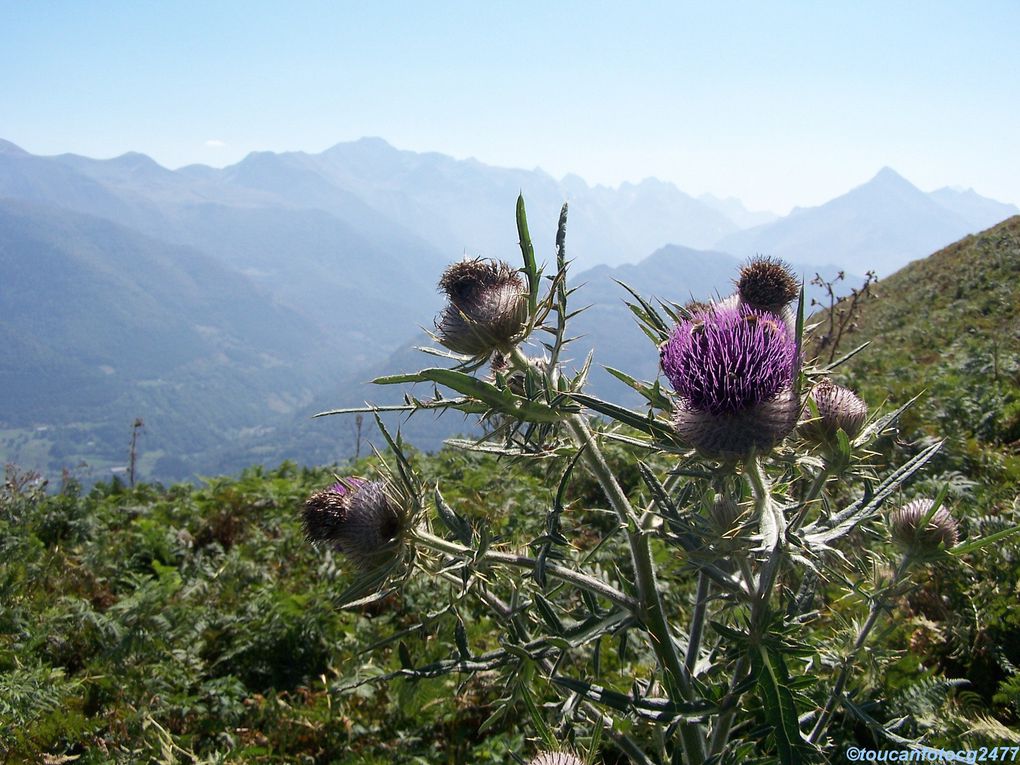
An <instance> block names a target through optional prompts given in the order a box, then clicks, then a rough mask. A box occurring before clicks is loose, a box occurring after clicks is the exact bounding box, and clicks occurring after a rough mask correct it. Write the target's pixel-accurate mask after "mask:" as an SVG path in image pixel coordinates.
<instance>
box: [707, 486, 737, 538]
mask: <svg viewBox="0 0 1020 765" xmlns="http://www.w3.org/2000/svg"><path fill="white" fill-rule="evenodd" d="M708 513H709V515H710V516H711V518H712V523H714V524H715V528H716V530H717V531H718V532H719V533H721V534H725V533H726V532H728V531H731V530H732V529H733V527H734V526H735V525H736V523H737V519H738V518H740V505H738V504H737V503H736V502H734V501H733V500H732V499H730V498H729V497H726V496H723V495H722V494H716V495H715V499H714V500H712V506H711V507H710V508H709V510H708Z"/></svg>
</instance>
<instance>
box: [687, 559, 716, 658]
mask: <svg viewBox="0 0 1020 765" xmlns="http://www.w3.org/2000/svg"><path fill="white" fill-rule="evenodd" d="M711 587H712V583H711V582H710V581H709V579H708V575H707V574H705V572H704V571H700V572H698V590H697V592H696V593H695V596H694V614H693V615H692V616H691V629H690V633H689V636H688V639H687V656H686V657H685V658H684V665H685V666H686V667H687V672H688V673H690V674H691V675H692V676H693V675H694V667H695V665H696V664H697V663H698V653H699V652H700V651H701V636H702V635H703V634H704V631H705V615H706V612H707V611H708V598H709V595H710V594H711Z"/></svg>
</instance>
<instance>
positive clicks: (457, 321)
mask: <svg viewBox="0 0 1020 765" xmlns="http://www.w3.org/2000/svg"><path fill="white" fill-rule="evenodd" d="M439 289H440V290H441V291H443V292H445V293H446V297H447V301H448V302H447V304H446V307H445V308H444V309H443V312H442V313H441V314H440V315H439V317H438V318H437V319H436V331H437V333H438V339H439V342H440V343H442V344H443V345H445V346H446V347H447V348H449V349H450V350H451V351H454V352H456V353H464V354H467V355H469V356H484V355H488V354H489V353H491V352H492V351H510V350H511V349H512V348H513V347H514V346H515V345H517V343H519V342H520V341H521V339H522V337H523V334H524V331H525V329H526V328H527V325H528V290H527V288H526V287H525V285H524V281H523V280H522V279H521V277H520V274H518V273H517V272H516V271H515V270H514V269H512V268H511V267H510V266H509V265H507V264H506V263H504V262H503V261H498V260H482V259H481V258H477V259H475V260H462V261H461V262H459V263H454V264H453V265H452V266H450V267H449V268H447V269H446V271H445V272H443V277H442V278H441V279H440V280H439Z"/></svg>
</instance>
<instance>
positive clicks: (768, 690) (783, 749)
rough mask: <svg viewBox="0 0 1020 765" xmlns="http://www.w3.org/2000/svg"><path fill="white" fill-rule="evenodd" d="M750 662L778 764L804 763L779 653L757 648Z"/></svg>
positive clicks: (801, 740) (794, 714)
mask: <svg viewBox="0 0 1020 765" xmlns="http://www.w3.org/2000/svg"><path fill="white" fill-rule="evenodd" d="M752 663H753V665H754V666H755V669H757V670H758V690H759V692H760V694H761V699H762V702H763V709H762V711H763V712H764V713H765V719H766V720H768V722H769V725H771V727H772V730H773V732H774V734H775V737H776V746H777V748H778V749H779V761H780V762H781V763H783V765H797V764H799V763H802V762H804V740H803V738H801V735H800V724H799V722H798V719H797V705H796V703H795V702H794V700H793V692H792V691H791V690H790V688H789V687H788V685H787V684H788V683H789V674H788V672H787V670H786V664H785V662H784V661H783V656H782V654H780V653H778V652H776V651H770V650H768V648H766V647H765V646H759V647H758V652H757V653H756V654H754V653H753V654H752Z"/></svg>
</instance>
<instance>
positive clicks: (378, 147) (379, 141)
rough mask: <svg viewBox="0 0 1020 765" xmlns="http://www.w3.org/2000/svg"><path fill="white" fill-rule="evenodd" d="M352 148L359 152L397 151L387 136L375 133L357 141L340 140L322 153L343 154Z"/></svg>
mask: <svg viewBox="0 0 1020 765" xmlns="http://www.w3.org/2000/svg"><path fill="white" fill-rule="evenodd" d="M352 150H353V151H357V152H373V153H383V152H394V151H397V149H396V147H394V146H393V144H391V143H390V142H389V141H387V140H386V139H385V138H380V137H379V136H374V135H367V136H363V137H362V138H358V139H357V140H355V141H340V142H339V143H335V144H333V145H332V146H330V147H329V148H328V149H326V150H325V151H324V152H322V153H323V154H326V155H329V154H343V153H345V152H349V151H352Z"/></svg>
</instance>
